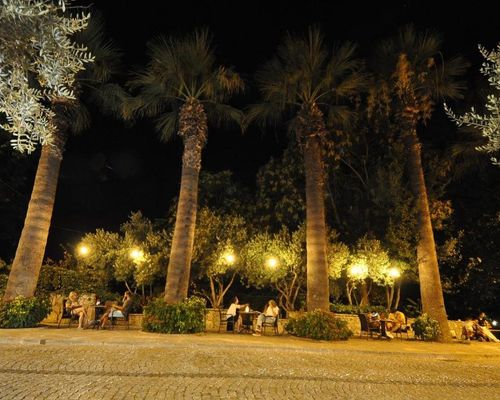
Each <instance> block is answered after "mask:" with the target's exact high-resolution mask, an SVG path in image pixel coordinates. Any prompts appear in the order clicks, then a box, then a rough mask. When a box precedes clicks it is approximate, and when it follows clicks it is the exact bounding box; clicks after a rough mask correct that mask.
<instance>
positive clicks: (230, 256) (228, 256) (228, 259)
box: [224, 253, 236, 264]
mask: <svg viewBox="0 0 500 400" xmlns="http://www.w3.org/2000/svg"><path fill="white" fill-rule="evenodd" d="M224 260H226V262H227V263H228V264H234V262H235V261H236V257H235V256H234V254H231V253H228V254H226V255H225V256H224Z"/></svg>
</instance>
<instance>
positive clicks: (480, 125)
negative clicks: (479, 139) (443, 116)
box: [444, 43, 500, 166]
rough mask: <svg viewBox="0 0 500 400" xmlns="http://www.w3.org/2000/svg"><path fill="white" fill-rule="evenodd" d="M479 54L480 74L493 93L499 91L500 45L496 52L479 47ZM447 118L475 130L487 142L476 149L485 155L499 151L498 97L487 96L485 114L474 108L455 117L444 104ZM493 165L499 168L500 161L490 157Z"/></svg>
mask: <svg viewBox="0 0 500 400" xmlns="http://www.w3.org/2000/svg"><path fill="white" fill-rule="evenodd" d="M479 52H480V53H481V55H482V56H483V57H484V61H483V63H482V66H481V69H480V71H481V73H482V74H483V75H484V76H486V77H487V78H488V83H489V84H490V86H492V88H493V89H494V91H496V92H498V91H500V43H499V44H498V45H497V48H496V50H492V51H488V50H487V49H485V48H484V47H483V46H481V45H479ZM444 106H445V110H446V113H447V114H448V116H449V117H450V118H451V119H452V120H453V121H455V122H456V123H457V125H458V126H462V125H466V126H470V127H472V128H476V129H477V130H479V131H480V132H481V134H482V135H483V137H485V138H486V139H487V140H488V141H487V143H486V144H485V145H482V146H479V147H477V148H476V149H477V150H479V151H483V152H485V153H494V152H497V151H499V150H500V97H499V96H498V95H495V94H489V95H488V96H487V98H486V104H485V108H486V112H487V113H486V114H480V113H478V112H477V111H476V110H475V109H474V107H472V108H471V109H470V111H469V112H466V113H465V114H464V115H460V116H459V115H456V114H454V113H453V111H451V109H450V108H449V107H448V106H447V105H446V104H445V105H444ZM491 161H492V162H493V164H495V165H498V166H500V161H499V160H498V159H497V158H496V157H491Z"/></svg>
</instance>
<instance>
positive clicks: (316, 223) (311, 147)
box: [304, 136, 330, 311]
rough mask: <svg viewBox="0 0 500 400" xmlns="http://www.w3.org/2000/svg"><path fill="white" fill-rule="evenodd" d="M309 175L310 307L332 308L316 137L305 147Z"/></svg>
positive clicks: (307, 223) (318, 146) (308, 258)
mask: <svg viewBox="0 0 500 400" xmlns="http://www.w3.org/2000/svg"><path fill="white" fill-rule="evenodd" d="M304 162H305V174H306V248H307V309H308V310H309V311H313V310H315V309H321V310H324V311H329V310H330V305H329V288H328V266H327V261H326V225H325V200H324V193H323V189H324V188H323V162H322V158H321V148H320V141H319V138H318V137H317V136H312V137H308V138H307V139H306V143H305V148H304Z"/></svg>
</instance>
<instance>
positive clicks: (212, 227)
mask: <svg viewBox="0 0 500 400" xmlns="http://www.w3.org/2000/svg"><path fill="white" fill-rule="evenodd" d="M197 219H198V222H197V224H196V231H195V240H194V249H193V258H192V263H193V266H192V268H193V270H194V273H195V274H196V275H197V276H198V277H204V278H207V279H208V281H209V284H210V291H209V292H207V291H206V290H202V292H201V293H202V294H203V295H204V296H205V297H207V298H208V299H209V301H210V303H211V304H212V307H214V308H218V307H219V306H220V305H221V304H223V299H224V295H225V294H226V293H227V291H228V289H229V288H230V287H231V285H232V284H233V282H234V279H235V276H236V274H237V273H238V272H239V271H240V269H241V265H242V261H241V251H242V248H243V246H244V244H245V242H246V240H247V237H248V235H247V229H246V221H245V220H244V219H243V217H241V216H239V215H237V214H234V213H228V214H220V213H218V212H214V211H212V210H210V209H209V208H207V207H204V208H202V209H201V210H200V212H199V213H198V216H197Z"/></svg>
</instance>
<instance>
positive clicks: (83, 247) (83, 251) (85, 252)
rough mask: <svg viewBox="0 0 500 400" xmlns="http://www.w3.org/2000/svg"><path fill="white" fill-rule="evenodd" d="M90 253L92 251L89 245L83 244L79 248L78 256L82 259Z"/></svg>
mask: <svg viewBox="0 0 500 400" xmlns="http://www.w3.org/2000/svg"><path fill="white" fill-rule="evenodd" d="M89 253H90V249H89V247H88V246H87V245H85V244H81V245H79V246H78V254H79V255H81V256H82V257H85V256H87V255H88V254H89Z"/></svg>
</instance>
